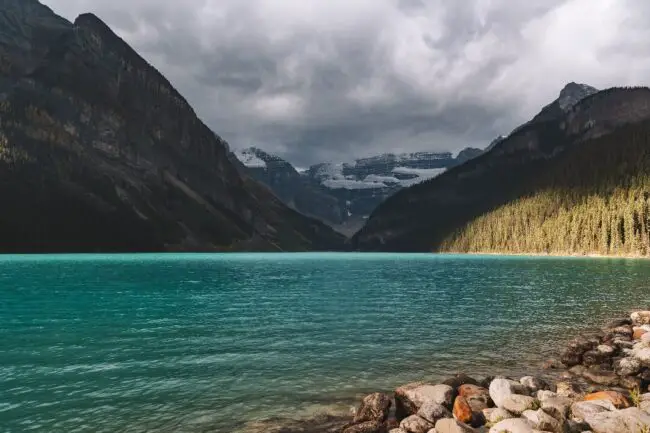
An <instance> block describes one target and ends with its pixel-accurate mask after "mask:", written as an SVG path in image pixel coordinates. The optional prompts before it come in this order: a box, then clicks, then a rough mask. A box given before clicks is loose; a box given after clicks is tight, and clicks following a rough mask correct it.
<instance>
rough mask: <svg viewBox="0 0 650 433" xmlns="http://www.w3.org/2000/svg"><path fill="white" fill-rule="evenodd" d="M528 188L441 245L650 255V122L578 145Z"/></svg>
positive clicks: (454, 248)
mask: <svg viewBox="0 0 650 433" xmlns="http://www.w3.org/2000/svg"><path fill="white" fill-rule="evenodd" d="M523 191H524V192H523V193H522V194H521V195H520V196H519V197H518V198H516V199H515V200H511V201H510V202H508V203H506V204H504V205H501V206H500V207H498V208H496V209H494V210H492V211H490V212H488V213H485V214H483V215H481V216H479V217H477V218H475V219H474V220H472V221H471V222H469V223H468V224H466V225H465V226H463V227H462V228H460V229H459V230H456V231H455V232H454V233H453V234H452V235H451V236H449V237H447V238H446V239H445V240H444V241H443V242H442V244H441V247H440V250H442V251H458V252H486V253H490V252H499V253H542V254H543V253H547V254H608V255H647V254H649V253H650V123H648V122H644V123H640V124H636V125H629V126H625V127H623V128H620V129H618V130H617V131H615V132H613V133H611V134H608V135H606V136H602V137H599V138H596V139H592V140H588V141H585V142H581V143H577V144H574V145H573V146H571V147H570V148H569V149H567V150H566V151H565V152H564V154H562V155H558V157H556V158H553V159H551V160H549V161H548V163H547V164H544V167H543V169H542V170H540V174H539V175H538V176H536V177H535V178H534V180H532V181H529V184H528V185H525V186H524V188H523Z"/></svg>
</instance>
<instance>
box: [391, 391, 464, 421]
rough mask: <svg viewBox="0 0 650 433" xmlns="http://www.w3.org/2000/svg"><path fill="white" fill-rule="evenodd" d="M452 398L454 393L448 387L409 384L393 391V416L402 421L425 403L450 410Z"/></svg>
mask: <svg viewBox="0 0 650 433" xmlns="http://www.w3.org/2000/svg"><path fill="white" fill-rule="evenodd" d="M454 397H455V391H454V389H453V388H452V387H451V386H449V385H431V384H426V383H410V384H408V385H404V386H401V387H399V388H397V389H396V390H395V416H396V417H397V419H398V420H402V419H404V418H406V417H407V416H410V415H415V414H416V413H417V412H418V410H420V408H421V407H422V405H424V404H425V403H427V402H432V403H437V404H441V405H443V406H445V407H447V408H451V405H452V404H453V402H454Z"/></svg>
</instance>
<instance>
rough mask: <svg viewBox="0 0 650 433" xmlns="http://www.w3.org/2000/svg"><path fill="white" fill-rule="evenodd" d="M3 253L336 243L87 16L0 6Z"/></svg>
mask: <svg viewBox="0 0 650 433" xmlns="http://www.w3.org/2000/svg"><path fill="white" fill-rule="evenodd" d="M0 42H1V43H0V194H2V196H3V197H4V198H5V200H6V201H7V202H11V203H12V206H11V207H9V208H7V209H4V210H3V212H2V215H0V238H1V239H2V240H3V242H2V243H1V245H0V250H1V251H13V252H37V251H42V252H51V251H163V250H223V249H242V250H309V249H334V248H339V247H340V245H341V244H342V237H339V236H337V235H336V234H334V233H333V232H332V231H331V230H330V229H329V228H328V227H326V226H325V225H324V224H322V223H320V222H317V221H315V220H311V219H309V218H305V217H303V216H302V215H300V214H299V213H297V212H295V211H293V210H290V209H288V208H287V207H286V206H284V205H283V204H282V203H281V202H280V201H279V200H278V199H277V198H275V197H274V196H273V195H272V194H271V193H270V191H268V189H267V188H265V187H263V186H262V185H260V184H258V183H257V182H255V181H253V180H252V179H250V178H248V177H247V176H241V174H240V173H239V172H238V170H237V169H236V168H235V167H234V166H233V164H232V163H231V162H230V161H229V159H228V155H227V152H228V151H227V146H226V144H225V142H224V141H223V140H221V139H220V138H219V137H217V136H215V134H214V133H213V132H212V131H211V130H210V129H209V128H208V127H206V125H204V124H203V123H202V122H201V121H200V120H199V119H198V117H197V116H196V114H195V113H194V111H193V110H192V108H191V107H190V106H189V104H188V103H187V101H186V100H185V99H184V98H183V97H182V96H181V95H180V94H179V93H178V92H177V91H176V90H175V89H174V88H173V87H172V85H171V84H170V83H169V82H168V81H167V80H166V79H165V78H164V77H163V76H162V75H161V74H160V73H159V72H158V71H156V70H155V69H154V68H153V67H152V66H151V65H149V64H148V63H147V62H146V61H145V60H143V59H142V58H141V57H140V56H139V55H138V54H137V53H136V52H135V51H133V50H132V49H131V48H130V47H129V46H128V45H127V44H126V43H125V42H124V41H122V40H121V39H120V38H119V37H117V36H116V35H115V34H114V33H113V32H112V31H111V30H110V29H109V28H108V27H107V26H106V25H105V24H104V23H103V22H102V21H101V20H99V19H98V18H97V17H95V16H94V15H90V14H85V15H81V16H80V17H79V18H77V20H76V21H75V22H74V23H70V22H67V21H66V20H64V19H62V18H59V17H57V16H56V15H54V14H53V13H52V12H51V11H50V10H49V9H48V8H46V7H44V6H42V5H41V4H39V3H38V2H37V1H35V0H3V1H2V12H1V13H0Z"/></svg>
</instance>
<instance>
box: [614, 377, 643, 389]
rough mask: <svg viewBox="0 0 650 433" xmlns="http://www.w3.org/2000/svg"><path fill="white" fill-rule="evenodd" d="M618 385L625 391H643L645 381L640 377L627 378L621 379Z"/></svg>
mask: <svg viewBox="0 0 650 433" xmlns="http://www.w3.org/2000/svg"><path fill="white" fill-rule="evenodd" d="M618 384H619V386H620V387H621V388H624V389H637V388H638V389H641V388H642V387H643V380H641V378H639V377H634V376H626V377H621V378H619V380H618Z"/></svg>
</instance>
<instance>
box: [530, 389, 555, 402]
mask: <svg viewBox="0 0 650 433" xmlns="http://www.w3.org/2000/svg"><path fill="white" fill-rule="evenodd" d="M535 396H536V397H537V400H539V401H544V400H547V399H549V398H554V397H557V393H555V392H553V391H548V390H546V389H540V390H539V391H537V394H535Z"/></svg>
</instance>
